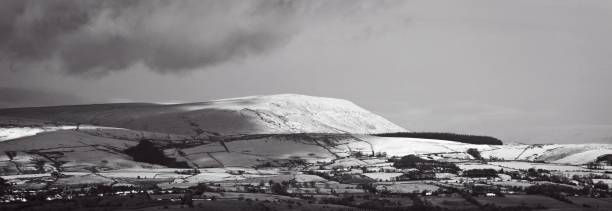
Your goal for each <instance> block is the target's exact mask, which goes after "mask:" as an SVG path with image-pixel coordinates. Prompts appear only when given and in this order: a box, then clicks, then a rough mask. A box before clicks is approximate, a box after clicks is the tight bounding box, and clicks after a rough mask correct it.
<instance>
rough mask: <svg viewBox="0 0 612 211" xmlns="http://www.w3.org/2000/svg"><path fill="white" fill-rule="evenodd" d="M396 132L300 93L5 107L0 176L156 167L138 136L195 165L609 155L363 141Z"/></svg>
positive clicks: (344, 104)
mask: <svg viewBox="0 0 612 211" xmlns="http://www.w3.org/2000/svg"><path fill="white" fill-rule="evenodd" d="M77 125H78V126H77ZM403 131H406V130H405V129H403V128H401V127H399V126H397V125H395V124H393V123H391V122H389V121H387V120H386V119H384V118H382V117H380V116H378V115H376V114H373V113H371V112H368V111H367V110H365V109H363V108H360V107H359V106H357V105H355V104H353V103H351V102H349V101H346V100H340V99H332V98H322V97H311V96H304V95H270V96H253V97H244V98H234V99H225V100H216V101H210V102H202V103H189V104H173V105H162V104H146V103H128V104H99V105H80V106H56V107H40V108H16V109H2V110H0V174H17V173H27V172H40V171H41V168H44V170H45V171H46V170H54V169H57V168H60V169H63V170H66V171H89V170H91V168H92V167H95V168H100V169H124V168H160V167H162V166H158V165H153V164H148V163H141V162H136V161H134V160H133V158H132V157H131V156H129V155H127V154H126V153H125V150H126V149H128V148H130V147H133V146H136V145H137V144H138V143H139V141H141V140H150V141H153V142H155V143H156V145H157V146H158V147H160V148H161V149H163V150H164V153H165V154H166V156H167V157H169V158H171V159H175V160H176V161H178V162H185V163H187V164H188V165H189V166H191V167H199V168H203V167H254V166H261V165H266V166H269V165H293V162H302V161H306V162H316V161H332V160H338V159H342V158H345V157H347V156H349V155H351V154H353V153H355V152H356V151H360V152H362V154H376V153H383V152H384V153H386V154H387V155H390V156H403V155H408V154H418V155H421V156H423V157H429V158H432V159H449V160H453V159H454V160H469V159H473V157H472V156H471V155H469V154H468V153H467V150H468V149H470V148H475V149H478V151H480V153H481V155H482V157H484V158H486V159H493V158H495V159H500V160H502V159H503V160H506V161H543V162H548V163H563V164H574V165H582V164H584V163H587V162H591V161H594V160H595V159H597V157H599V156H601V155H606V154H612V145H607V144H575V145H572V144H565V145H561V144H552V145H522V144H521V145H516V144H514V145H474V144H465V143H459V142H452V141H442V140H431V139H417V138H395V137H378V136H371V135H368V134H370V133H388V132H403ZM101 158H103V159H101ZM41 163H42V164H41Z"/></svg>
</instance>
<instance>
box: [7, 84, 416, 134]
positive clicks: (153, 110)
mask: <svg viewBox="0 0 612 211" xmlns="http://www.w3.org/2000/svg"><path fill="white" fill-rule="evenodd" d="M0 116H10V117H20V118H30V119H38V120H45V121H57V122H68V123H72V124H77V123H80V124H90V125H99V126H108V127H118V128H127V129H133V130H143V131H152V132H161V133H171V134H186V135H204V136H206V135H229V134H263V133H353V134H369V133H386V132H402V131H406V130H405V129H404V128H401V127H399V126H397V125H395V124H393V123H391V122H390V121H388V120H386V119H384V118H382V117H381V116H378V115H376V114H373V113H371V112H369V111H367V110H365V109H363V108H361V107H359V106H357V105H355V104H353V103H351V102H349V101H346V100H341V99H333V98H323V97H312V96H305V95H294V94H282V95H268V96H252V97H244V98H234V99H225V100H216V101H210V102H202V103H189V104H172V105H162V104H146V103H122V104H98V105H78V106H55V107H40V108H15V109H1V110H0Z"/></svg>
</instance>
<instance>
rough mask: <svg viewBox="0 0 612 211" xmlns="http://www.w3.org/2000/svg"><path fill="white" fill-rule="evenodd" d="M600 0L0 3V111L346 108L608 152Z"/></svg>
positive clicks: (405, 122) (609, 23) (607, 57)
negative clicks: (341, 104) (325, 104)
mask: <svg viewBox="0 0 612 211" xmlns="http://www.w3.org/2000/svg"><path fill="white" fill-rule="evenodd" d="M611 38H612V1H608V0H601V1H597V0H589V1H584V0H506V1H494V0H478V1H477V0H461V1H458V0H448V1H432V0H417V1H369V0H363V1H355V0H346V1H327V0H320V1H317V0H314V1H227V0H223V1H221V0H219V1H53V0H50V1H32V2H30V1H21V0H8V1H2V2H1V3H0V107H17V106H41V105H58V104H76V103H104V102H143V101H144V102H164V103H168V102H193V101H207V100H212V99H219V98H230V97H240V96H248V95H263V94H278V93H297V94H306V95H315V96H325V97H336V98H344V99H348V100H351V101H353V102H355V103H357V104H358V105H360V106H362V107H364V108H366V109H368V110H371V111H373V112H375V113H378V114H380V115H382V116H384V117H386V118H388V119H390V120H391V121H393V122H395V123H397V124H398V125H401V126H403V127H405V128H407V129H409V130H412V131H449V132H460V133H470V134H484V135H493V136H496V137H499V138H502V139H503V140H504V141H506V142H523V143H582V142H600V143H612V91H611V90H612V40H611Z"/></svg>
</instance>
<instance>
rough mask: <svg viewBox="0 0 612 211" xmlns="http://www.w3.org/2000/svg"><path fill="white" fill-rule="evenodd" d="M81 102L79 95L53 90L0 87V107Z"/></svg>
mask: <svg viewBox="0 0 612 211" xmlns="http://www.w3.org/2000/svg"><path fill="white" fill-rule="evenodd" d="M82 102H83V101H82V99H80V98H79V97H76V96H72V95H69V94H63V93H57V92H53V91H41V90H35V89H25V88H14V87H0V108H12V107H29V106H43V105H45V106H48V105H63V104H77V103H82Z"/></svg>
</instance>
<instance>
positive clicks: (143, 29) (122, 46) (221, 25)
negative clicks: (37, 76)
mask: <svg viewBox="0 0 612 211" xmlns="http://www.w3.org/2000/svg"><path fill="white" fill-rule="evenodd" d="M296 5H299V4H298V3H296V2H293V1H285V0H267V1H266V0H264V1H227V0H223V1H195V0H194V1H154V0H148V1H135V0H130V1H93V0H91V1H88V0H86V1H76V0H73V1H66V0H49V1H22V0H8V1H2V2H1V3H0V62H1V63H2V64H3V65H5V67H2V68H1V69H3V70H7V69H12V70H14V71H19V70H21V69H28V68H31V66H32V64H39V66H38V67H41V66H42V67H46V68H49V67H57V68H60V69H62V70H64V71H65V72H67V73H71V74H82V73H85V74H94V75H99V74H102V75H103V74H105V73H108V72H111V71H121V70H124V69H126V68H128V67H129V66H131V65H134V64H137V63H143V64H145V65H146V66H148V67H149V68H150V69H152V70H155V71H158V72H162V73H165V72H181V71H189V70H193V69H196V68H202V67H207V66H211V65H215V64H218V63H222V62H227V61H230V60H233V59H237V58H241V57H245V56H248V55H251V54H259V53H263V52H267V51H269V50H271V49H274V48H276V47H278V46H279V45H281V44H283V43H285V42H286V41H287V40H288V39H289V38H290V36H291V35H292V34H293V33H294V31H295V25H296V21H295V20H296V18H295V16H296V14H297V10H296V8H297V6H296ZM40 64H42V65H40ZM7 66H8V67H7Z"/></svg>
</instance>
